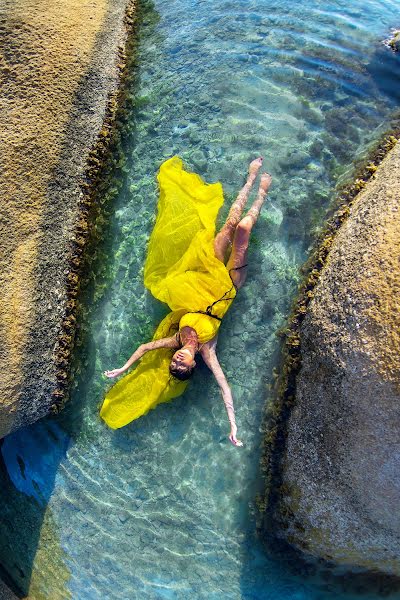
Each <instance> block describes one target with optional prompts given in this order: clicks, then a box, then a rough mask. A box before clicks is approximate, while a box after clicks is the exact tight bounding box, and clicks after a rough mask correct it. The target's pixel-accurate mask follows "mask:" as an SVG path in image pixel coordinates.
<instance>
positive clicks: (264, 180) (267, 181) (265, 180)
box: [260, 173, 272, 192]
mask: <svg viewBox="0 0 400 600" xmlns="http://www.w3.org/2000/svg"><path fill="white" fill-rule="evenodd" d="M271 183H272V177H271V175H270V174H269V173H263V174H262V175H261V180H260V190H262V191H263V192H268V190H269V188H270V187H271Z"/></svg>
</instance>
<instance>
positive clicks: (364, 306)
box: [274, 144, 400, 576]
mask: <svg viewBox="0 0 400 600" xmlns="http://www.w3.org/2000/svg"><path fill="white" fill-rule="evenodd" d="M314 293H315V296H314V298H313V300H311V302H310V304H309V307H308V312H307V314H306V316H305V318H304V321H303V323H302V325H301V329H300V342H301V368H300V370H299V373H298V375H297V381H296V399H295V404H294V407H293V409H292V411H291V414H290V417H289V420H288V423H287V443H286V449H285V454H284V456H283V460H282V463H281V467H282V470H281V478H282V483H283V485H282V486H281V489H280V499H279V501H278V503H277V505H276V506H275V509H274V510H275V514H274V518H275V523H276V526H277V528H278V535H279V536H280V537H282V538H285V539H286V540H287V541H289V543H290V544H292V545H293V546H295V547H296V548H299V549H301V550H304V551H305V552H306V553H309V554H311V555H314V556H316V557H322V558H324V559H327V560H333V561H334V562H335V563H337V564H341V565H346V566H348V567H359V568H362V569H368V570H373V571H380V572H384V573H387V574H391V575H396V576H400V514H399V506H400V469H399V465H400V144H397V145H396V146H395V147H394V149H393V150H391V152H390V153H389V154H388V155H387V157H386V158H385V159H384V160H383V162H382V163H381V165H380V166H379V167H378V169H377V171H376V173H375V177H374V178H373V179H371V180H370V182H369V183H368V184H367V186H366V188H365V189H364V190H363V191H362V192H361V193H360V194H359V195H358V196H357V197H356V199H355V202H354V204H353V206H352V208H351V212H350V216H349V218H348V219H347V221H345V223H344V224H343V225H342V227H341V228H340V230H339V232H338V233H337V235H336V237H335V239H334V241H333V245H332V248H331V250H330V253H329V256H328V259H327V262H326V264H325V266H324V269H323V271H322V273H321V276H320V279H319V282H318V284H317V286H316V288H315V290H314Z"/></svg>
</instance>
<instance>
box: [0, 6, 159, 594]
mask: <svg viewBox="0 0 400 600" xmlns="http://www.w3.org/2000/svg"><path fill="white" fill-rule="evenodd" d="M149 19H150V20H151V21H152V22H154V23H156V22H157V20H158V14H157V13H156V12H155V10H154V8H153V5H152V3H150V2H148V1H147V0H144V1H142V2H140V3H139V2H138V3H137V7H136V11H135V24H134V29H135V30H136V31H137V30H138V29H139V28H140V27H141V25H142V23H143V21H144V20H149ZM107 21H108V19H107V18H106V19H105V23H107ZM107 33H108V32H107V31H106V30H105V29H104V30H103V31H101V32H99V34H98V37H97V40H96V44H95V49H94V57H96V56H98V54H97V49H98V48H101V47H102V45H103V44H104V36H105V35H107ZM131 37H132V38H133V37H134V38H135V39H131V40H129V44H128V58H127V79H126V80H125V82H124V88H125V89H124V92H125V94H124V97H123V99H122V106H121V107H120V109H119V112H118V113H117V119H116V127H115V137H114V140H113V142H112V143H111V147H110V152H109V155H108V156H107V157H106V160H105V162H104V164H103V165H102V171H101V174H100V179H99V182H98V187H97V188H96V190H95V195H96V198H97V200H99V202H95V203H94V204H98V205H99V206H100V207H101V208H98V209H97V210H96V214H94V219H93V220H94V225H93V227H92V232H91V234H90V238H89V241H88V245H87V248H86V250H85V252H86V263H85V265H84V266H83V268H82V274H81V290H80V298H79V301H80V313H81V314H80V317H79V319H78V322H79V323H78V333H77V340H76V344H75V350H74V356H73V359H72V374H73V376H72V379H73V384H72V390H71V399H70V401H69V403H68V405H67V407H66V408H65V409H64V411H63V413H61V414H60V415H59V416H57V417H47V418H45V419H42V420H41V421H39V422H37V423H35V424H33V425H32V426H30V427H27V428H24V429H20V430H18V431H16V432H15V433H12V434H10V435H9V436H7V437H6V438H5V439H4V440H3V441H2V443H1V453H0V486H1V506H2V518H1V521H0V559H1V564H0V577H1V578H2V579H3V580H4V581H5V583H7V585H8V586H9V587H10V589H12V590H13V591H14V593H15V594H16V595H17V596H18V597H21V598H23V597H25V596H26V595H27V594H28V593H30V594H34V597H35V598H37V599H39V598H48V597H49V595H48V592H47V590H46V589H44V587H43V586H44V585H45V584H44V583H43V582H39V581H35V577H34V572H35V571H37V570H39V571H43V572H45V573H46V572H47V573H53V574H54V573H57V582H55V581H51V582H49V583H50V585H51V586H53V587H51V594H52V598H63V599H64V598H69V597H70V596H71V595H70V592H69V590H68V587H67V585H68V579H69V570H68V565H67V560H66V557H65V555H64V552H63V549H62V547H61V542H60V535H59V532H58V531H57V526H56V524H55V521H54V519H53V518H52V515H51V509H50V508H49V506H48V502H49V499H50V497H51V495H52V491H53V489H54V485H55V481H56V478H57V477H58V476H59V472H60V463H61V462H62V460H63V459H64V458H65V456H66V454H67V451H68V448H69V446H70V445H71V444H72V443H73V440H74V439H76V438H77V437H78V436H79V434H80V431H81V428H82V421H83V411H84V409H85V402H83V403H82V399H85V398H86V397H87V386H88V385H89V384H88V383H86V382H90V380H91V373H92V371H94V364H89V362H88V359H87V358H86V357H87V356H93V353H91V352H90V350H89V348H90V346H91V344H92V343H93V342H92V336H91V332H90V330H89V327H88V325H87V321H88V316H89V312H90V311H91V310H92V309H93V305H94V303H95V302H96V301H97V300H98V296H99V295H101V291H102V290H103V289H105V288H106V287H107V277H108V273H109V272H110V269H111V268H112V265H111V264H110V263H111V261H110V256H112V254H111V253H110V245H111V241H110V236H109V235H106V230H107V229H108V228H109V217H110V215H111V213H112V209H113V202H114V200H115V197H116V196H117V194H118V193H119V192H120V191H121V187H122V186H123V184H124V176H123V174H124V165H125V156H126V151H127V148H128V147H131V146H132V144H134V137H135V131H134V128H133V127H132V126H131V125H130V126H128V119H127V115H128V114H130V111H132V110H134V109H135V100H134V94H135V90H136V89H137V85H138V74H137V73H138V70H137V44H138V40H137V37H138V36H136V35H134V36H133V35H132V36H131ZM98 78H99V75H98V65H97V64H92V65H89V68H88V72H87V73H86V74H85V76H84V77H83V78H82V80H81V82H80V84H79V86H78V89H77V93H76V97H75V101H74V105H73V107H72V110H71V116H70V119H69V124H70V125H69V127H68V129H67V131H66V135H65V140H66V142H65V144H64V151H63V152H62V154H61V159H60V161H59V165H58V167H57V168H56V180H55V181H53V183H52V186H53V187H55V188H57V185H58V183H57V178H58V177H59V176H61V177H70V176H72V174H71V173H69V172H68V169H70V168H71V166H69V165H68V148H69V147H70V141H71V139H73V133H74V132H76V119H77V118H79V117H80V118H82V114H83V113H85V111H86V112H88V111H89V112H90V107H91V106H92V100H91V97H90V95H91V90H92V89H93V88H94V89H96V87H95V86H93V85H92V84H91V82H92V80H97V79H98ZM100 78H101V76H100ZM66 165H67V166H66ZM72 168H73V167H72ZM59 185H61V187H62V183H59ZM52 193H54V190H52ZM49 211H50V212H51V211H52V208H51V207H50V208H49ZM47 216H49V219H50V221H51V222H53V221H54V215H53V214H52V215H44V217H43V221H44V224H46V223H47V221H46V218H47ZM56 226H57V227H58V228H61V227H63V226H64V223H63V222H60V219H58V223H57V222H56ZM105 259H106V260H105ZM45 275H46V274H45ZM99 290H100V291H99ZM45 350H47V349H46V348H45ZM35 379H36V380H37V379H39V380H40V373H37V374H35ZM37 385H40V383H37ZM43 539H44V540H45V543H44V544H43V543H41V545H40V546H39V540H42V541H43ZM38 548H39V550H38ZM55 587H56V588H57V590H55Z"/></svg>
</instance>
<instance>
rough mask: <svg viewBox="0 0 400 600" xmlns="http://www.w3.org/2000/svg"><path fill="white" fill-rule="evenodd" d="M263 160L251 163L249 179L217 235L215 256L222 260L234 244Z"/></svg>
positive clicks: (259, 159)
mask: <svg viewBox="0 0 400 600" xmlns="http://www.w3.org/2000/svg"><path fill="white" fill-rule="evenodd" d="M262 161H263V159H262V158H261V157H260V158H256V159H255V160H253V161H252V162H251V163H250V165H249V175H248V177H247V181H246V183H245V185H244V186H243V187H242V189H241V190H240V192H239V194H238V196H237V198H236V200H235V202H234V203H233V204H232V206H231V208H230V210H229V214H228V218H227V219H226V221H225V224H224V225H223V226H222V228H221V231H220V232H219V233H218V234H217V235H216V237H215V240H214V252H215V256H216V257H217V258H218V259H219V260H221V261H222V262H225V256H226V254H227V252H228V249H229V248H230V247H231V245H232V242H233V236H234V234H235V229H236V227H237V225H238V223H239V221H240V219H241V217H242V212H243V209H244V207H245V205H246V202H247V200H248V197H249V193H250V190H251V188H252V187H253V184H254V181H255V179H256V177H257V173H258V171H259V169H260V167H261V165H262Z"/></svg>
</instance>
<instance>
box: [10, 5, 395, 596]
mask: <svg viewBox="0 0 400 600" xmlns="http://www.w3.org/2000/svg"><path fill="white" fill-rule="evenodd" d="M141 6H142V9H141V10H142V16H141V25H140V30H139V33H140V46H139V57H138V82H137V84H136V85H137V88H136V89H135V94H136V96H137V102H136V107H135V109H134V110H133V112H132V115H131V120H132V127H133V133H132V136H131V140H130V143H129V147H128V148H127V161H126V165H125V167H124V171H125V174H124V176H123V181H122V187H121V191H120V193H119V194H118V196H117V197H116V198H115V202H114V210H113V216H112V219H111V223H110V226H109V228H108V229H107V231H106V239H105V240H104V245H103V247H102V248H101V249H100V250H99V252H100V254H101V256H102V257H103V260H105V261H106V269H105V272H103V271H104V269H103V270H100V267H99V264H98V263H95V264H97V267H96V268H97V269H98V273H100V272H101V273H102V274H101V276H100V274H98V275H97V276H96V274H94V280H95V281H96V287H95V290H94V298H93V299H91V300H90V303H89V301H88V320H87V322H86V323H85V327H86V328H87V335H86V337H85V342H84V344H83V345H82V346H81V347H80V348H79V349H78V354H79V357H80V369H79V372H77V373H76V376H75V387H74V391H73V399H72V402H71V404H70V405H69V407H68V408H67V409H66V411H65V412H64V414H63V415H61V416H60V417H58V418H57V419H46V420H43V421H41V422H40V423H37V424H35V425H34V426H32V427H30V428H28V429H26V430H24V431H21V432H17V433H16V434H14V435H12V436H9V437H8V438H7V439H6V441H5V443H4V446H3V449H2V453H3V459H4V464H5V469H6V470H5V471H4V472H2V473H1V479H2V490H3V492H2V494H3V519H2V521H1V524H0V538H1V539H0V559H1V561H0V562H1V563H2V564H3V566H4V569H5V571H6V574H7V573H8V575H9V576H11V578H13V579H14V581H15V582H16V583H17V585H18V586H19V588H20V589H21V590H23V591H25V592H27V591H28V589H30V594H31V596H32V598H34V599H37V598H38V599H39V598H40V599H41V598H49V599H51V600H53V599H54V600H57V599H58V598H62V599H63V598H73V599H74V600H103V599H110V600H111V599H127V600H133V599H136V598H138V599H143V598H146V599H153V598H154V599H161V598H167V599H175V598H176V599H181V598H184V599H186V598H189V597H190V598H196V599H197V598H199V599H202V598H207V599H220V598H224V599H235V600H236V599H239V598H245V599H252V600H261V599H262V600H264V599H275V598H276V599H282V600H283V599H286V600H306V599H307V600H309V599H311V600H317V599H319V600H321V599H328V598H329V599H330V598H332V599H333V598H343V599H344V598H353V597H355V592H354V590H352V589H348V588H346V586H344V585H339V583H338V581H336V580H331V579H329V578H328V579H327V578H323V577H322V576H321V574H319V573H318V572H317V573H316V574H314V575H313V576H312V577H311V576H310V572H307V573H301V572H300V571H299V566H298V565H296V564H294V565H292V566H290V565H287V564H281V563H280V562H279V561H278V560H277V558H276V557H275V556H274V553H273V552H271V551H269V552H267V551H266V550H265V549H263V546H262V545H261V543H260V541H259V540H258V539H257V536H256V532H255V530H256V510H255V502H254V500H255V496H256V493H257V492H258V491H259V489H260V485H261V482H260V476H259V464H258V463H259V448H260V443H261V433H260V427H261V422H262V413H263V408H264V404H265V401H266V398H267V396H268V386H269V385H270V383H271V381H272V377H273V373H272V369H273V367H274V365H275V364H276V361H277V354H278V351H279V339H278V337H277V336H276V332H277V330H278V329H279V328H280V327H281V326H282V325H283V324H284V322H285V318H286V316H287V313H288V309H289V306H290V303H291V301H292V299H293V297H294V295H295V291H296V286H297V284H298V281H299V274H298V268H299V266H300V265H301V264H302V263H303V261H304V260H305V258H306V256H307V249H308V247H309V245H310V243H311V240H312V236H313V235H314V234H315V232H316V231H317V230H318V228H319V227H320V226H321V225H322V223H323V216H324V212H325V210H326V208H327V206H328V205H329V201H330V200H331V199H332V197H333V191H334V188H335V186H336V185H337V184H338V183H340V182H341V181H342V180H344V179H345V178H346V177H347V176H349V175H350V174H351V169H352V161H353V160H354V159H355V158H359V157H361V156H362V155H363V154H365V152H366V151H367V149H368V147H369V145H371V144H372V143H373V142H374V141H375V140H377V139H378V138H379V136H380V135H381V133H382V131H383V130H385V129H386V128H387V127H388V126H389V123H390V120H391V118H392V117H393V114H394V111H395V110H396V109H397V107H398V104H399V99H400V92H399V89H398V85H397V82H398V77H399V74H400V66H399V62H398V60H397V57H395V56H394V55H392V54H391V53H390V51H389V50H388V49H387V48H384V47H383V45H381V43H380V40H382V39H384V38H385V37H387V34H388V31H389V29H390V28H391V27H396V26H399V23H400V4H399V3H398V2H394V1H389V0H388V1H385V2H374V1H371V0H366V1H363V2H361V1H359V0H355V1H352V2H351V3H349V2H344V1H343V2H342V1H337V2H319V1H317V0H314V1H312V0H305V1H304V2H303V3H302V4H300V3H299V2H294V1H293V0H288V1H285V2H271V0H258V1H257V2H255V1H253V0H242V1H239V0H227V1H225V2H222V1H221V2H215V0H202V1H199V0H197V1H194V0H192V1H189V0H174V1H171V2H162V1H161V0H157V1H156V2H155V3H154V6H150V5H147V4H143V3H142V5H141ZM173 154H179V155H180V156H181V157H182V158H183V159H184V160H185V162H186V164H187V166H188V167H189V168H190V169H193V170H195V171H196V172H198V173H199V174H200V175H202V176H203V177H204V178H205V179H206V180H207V181H210V182H211V181H217V180H220V181H222V183H223V185H224V189H225V197H226V204H227V205H229V203H230V202H231V201H232V199H233V198H234V195H235V193H236V192H237V190H238V188H239V187H240V186H241V185H242V183H243V181H244V178H245V174H246V166H247V164H248V162H249V161H250V160H251V159H252V158H254V157H256V156H257V155H259V154H262V155H264V156H265V167H266V169H268V171H269V172H271V173H272V175H273V179H274V183H273V189H272V190H271V193H270V199H269V200H268V202H267V206H266V207H265V209H264V210H263V213H262V215H261V217H260V220H259V222H258V224H257V227H256V229H255V232H254V236H253V239H252V244H251V250H250V255H249V262H250V268H249V275H248V281H247V283H246V286H245V288H244V289H243V290H241V291H240V294H239V297H238V298H237V300H235V303H234V305H233V306H232V309H231V310H230V312H229V313H228V315H227V317H226V319H225V320H224V323H223V325H222V329H221V335H220V342H219V356H220V360H221V363H222V365H223V367H224V369H225V371H226V373H227V376H228V379H229V381H230V383H231V386H232V389H233V393H234V401H235V406H236V412H237V421H238V427H239V437H241V439H243V441H244V443H245V446H244V448H242V449H237V448H234V447H233V446H232V445H230V444H229V442H228V441H227V434H228V433H229V427H228V423H227V419H226V416H225V413H224V407H223V403H222V401H221V399H220V396H219V393H218V389H217V387H216V384H215V383H214V382H213V381H212V378H211V376H210V374H209V373H208V372H207V369H206V368H205V367H204V365H201V366H200V368H199V369H198V372H197V373H196V375H195V377H194V381H192V382H191V386H190V389H189V390H188V392H187V393H186V394H185V396H184V397H182V398H179V399H177V400H175V401H173V402H172V403H170V404H167V405H163V406H160V407H158V408H157V409H156V410H155V411H152V412H151V413H150V414H149V415H147V416H146V417H144V418H142V419H140V420H139V421H137V422H134V423H132V424H131V425H130V426H128V427H125V428H124V429H122V430H119V431H117V432H113V431H110V430H108V429H107V428H106V427H105V426H104V424H103V423H101V422H100V420H99V417H98V405H99V403H100V402H101V399H102V396H103V394H104V390H105V389H106V386H107V385H108V382H106V381H104V379H103V378H102V376H101V373H102V371H103V370H104V369H107V368H114V367H117V366H120V365H121V364H123V362H125V360H126V358H127V357H129V356H130V354H131V353H132V352H133V349H134V348H135V347H136V346H137V345H138V344H139V343H141V342H143V341H145V340H148V339H149V338H150V337H151V335H152V331H153V330H154V327H155V325H156V323H157V322H158V321H159V319H160V318H161V316H162V315H163V314H164V309H163V308H162V307H161V306H160V305H158V304H157V303H156V302H155V301H154V300H153V299H152V298H151V297H150V296H149V294H148V293H147V291H145V289H144V288H143V282H142V281H143V269H142V266H143V262H144V257H145V252H146V242H147V239H148V236H149V233H150V231H151V227H152V224H153V222H154V215H155V206H156V201H157V188H156V182H155V174H156V171H157V169H158V167H159V165H160V164H161V162H162V161H163V160H165V159H166V158H168V157H170V156H172V155H173ZM225 212H226V210H225ZM364 597H365V598H377V597H379V594H378V591H377V590H375V589H374V590H373V591H369V592H368V591H367V592H366V593H365V595H364Z"/></svg>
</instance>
